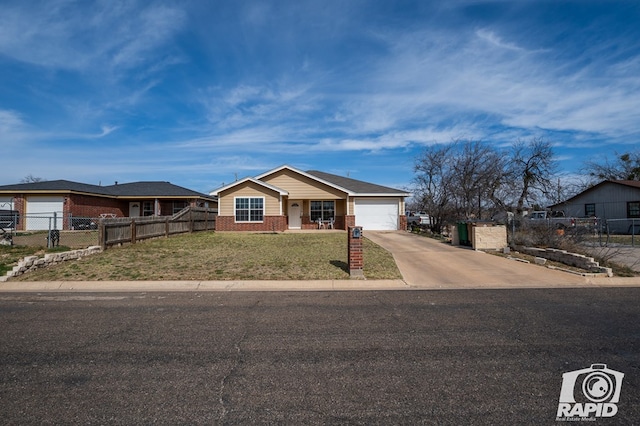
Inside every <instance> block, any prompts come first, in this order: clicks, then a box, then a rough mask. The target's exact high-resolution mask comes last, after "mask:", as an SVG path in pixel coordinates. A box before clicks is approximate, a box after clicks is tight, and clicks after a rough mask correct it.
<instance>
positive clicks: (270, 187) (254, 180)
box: [209, 177, 289, 196]
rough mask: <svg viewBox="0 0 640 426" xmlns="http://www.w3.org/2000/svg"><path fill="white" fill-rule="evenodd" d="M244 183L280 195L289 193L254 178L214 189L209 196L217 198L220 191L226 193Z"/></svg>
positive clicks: (247, 178)
mask: <svg viewBox="0 0 640 426" xmlns="http://www.w3.org/2000/svg"><path fill="white" fill-rule="evenodd" d="M246 182H252V183H255V184H256V185H260V186H262V187H264V188H267V189H270V190H272V191H275V192H277V193H279V194H280V195H289V193H288V192H287V191H285V190H284V189H282V188H278V187H277V186H274V185H270V184H268V183H266V182H263V181H261V180H258V179H255V178H251V177H246V178H244V179H240V180H239V181H236V182H233V183H231V184H229V185H226V186H223V187H222V188H218V189H214V190H213V191H211V192H210V193H209V195H215V196H217V195H218V194H220V193H221V192H222V191H226V190H227V189H229V188H233V187H234V186H237V185H241V184H243V183H246Z"/></svg>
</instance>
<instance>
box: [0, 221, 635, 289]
mask: <svg viewBox="0 0 640 426" xmlns="http://www.w3.org/2000/svg"><path fill="white" fill-rule="evenodd" d="M365 237H366V238H369V239H370V240H371V241H373V242H375V243H376V244H379V245H380V246H382V247H383V248H385V249H387V250H389V251H390V252H391V253H392V254H393V257H394V259H395V261H396V263H397V265H398V268H399V269H400V272H401V273H402V276H403V279H401V280H356V279H354V280H317V281H268V280H264V281H33V282H31V281H29V282H26V281H25V282H22V281H20V282H18V281H6V282H0V293H2V292H153V291H164V292H169V291H193V292H196V291H199V292H202V291H366V290H436V289H442V290H444V289H508V288H571V287H619V286H620V287H621V286H624V287H640V277H632V278H607V277H582V276H580V275H574V274H570V273H566V272H561V271H555V270H551V269H548V268H545V267H542V266H537V265H531V264H525V263H521V262H516V261H512V260H507V259H504V258H501V257H498V256H492V255H490V254H486V253H483V252H477V251H474V250H471V249H468V248H461V247H452V246H450V245H448V244H443V243H440V242H438V241H436V240H433V239H431V238H425V237H420V236H417V235H414V234H410V233H407V232H403V231H398V232H373V231H366V232H365ZM366 268H367V266H366V264H365V266H364V270H365V275H366Z"/></svg>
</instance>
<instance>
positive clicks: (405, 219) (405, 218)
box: [400, 215, 407, 230]
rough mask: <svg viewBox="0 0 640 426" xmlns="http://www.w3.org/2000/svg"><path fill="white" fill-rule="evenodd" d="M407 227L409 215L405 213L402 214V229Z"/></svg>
mask: <svg viewBox="0 0 640 426" xmlns="http://www.w3.org/2000/svg"><path fill="white" fill-rule="evenodd" d="M405 229H407V217H406V216H405V215H401V216H400V230H405Z"/></svg>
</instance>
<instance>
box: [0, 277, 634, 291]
mask: <svg viewBox="0 0 640 426" xmlns="http://www.w3.org/2000/svg"><path fill="white" fill-rule="evenodd" d="M580 278H582V279H580V280H578V281H575V280H574V281H573V282H558V283H557V284H549V283H535V282H534V283H532V284H522V283H518V282H514V283H513V284H505V283H504V282H501V283H497V284H491V283H469V284H466V285H461V284H432V283H425V284H423V285H420V284H413V285H409V284H407V283H406V282H405V281H403V280H319V281H20V282H11V281H7V282H3V283H0V293H16V292H36V293H38V292H77V293H82V292H89V293H95V292H175V291H186V292H198V291H199V292H204V291H221V292H227V291H388V290H464V289H486V290H489V289H524V288H597V287H640V277H632V278H606V277H580Z"/></svg>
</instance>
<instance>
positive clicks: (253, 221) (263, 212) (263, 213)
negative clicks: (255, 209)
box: [233, 195, 267, 223]
mask: <svg viewBox="0 0 640 426" xmlns="http://www.w3.org/2000/svg"><path fill="white" fill-rule="evenodd" d="M238 198H248V199H251V198H254V199H255V198H260V199H262V220H238V219H237V215H236V200H237V199H238ZM266 210H267V202H266V198H265V197H264V196H257V197H254V196H248V195H238V196H235V197H233V222H234V223H264V215H265V212H266ZM249 218H251V202H249Z"/></svg>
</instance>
